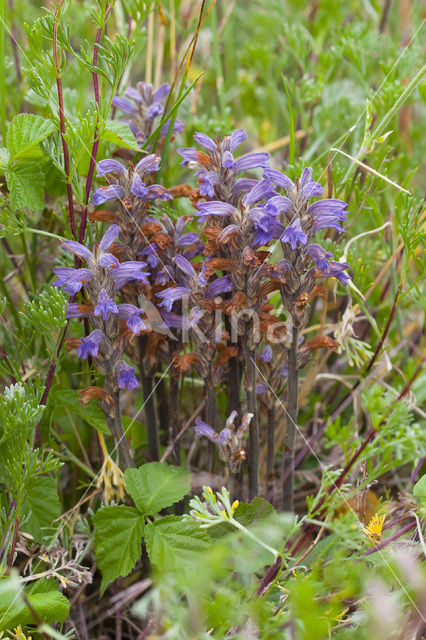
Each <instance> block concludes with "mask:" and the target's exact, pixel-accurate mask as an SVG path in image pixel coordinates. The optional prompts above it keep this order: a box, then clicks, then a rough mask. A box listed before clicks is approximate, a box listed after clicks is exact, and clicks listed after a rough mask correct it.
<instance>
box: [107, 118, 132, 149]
mask: <svg viewBox="0 0 426 640" xmlns="http://www.w3.org/2000/svg"><path fill="white" fill-rule="evenodd" d="M101 140H104V141H105V142H112V143H113V144H116V145H117V146H119V147H124V148H125V149H133V150H134V151H140V147H139V146H138V144H137V142H136V140H135V136H134V135H133V133H132V132H131V131H130V128H129V125H128V124H126V123H124V122H119V121H118V120H107V121H106V123H105V129H104V131H103V133H102V135H101Z"/></svg>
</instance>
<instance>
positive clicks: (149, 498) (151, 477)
mask: <svg viewBox="0 0 426 640" xmlns="http://www.w3.org/2000/svg"><path fill="white" fill-rule="evenodd" d="M190 478H191V476H190V473H189V472H188V471H187V470H186V469H183V468H181V467H174V466H172V465H168V464H166V463H164V462H149V463H148V464H145V465H143V466H142V467H139V468H138V469H126V472H125V474H124V481H125V483H126V489H127V491H128V492H129V493H130V495H131V496H132V498H133V500H134V503H135V505H136V506H137V508H138V509H139V511H140V512H141V513H143V514H144V515H146V516H149V515H153V514H154V513H158V512H159V511H161V509H164V508H165V507H169V506H170V505H171V504H173V503H174V502H178V501H179V500H181V499H182V498H183V497H184V496H185V495H186V494H187V493H188V491H189V490H190V488H191V481H190Z"/></svg>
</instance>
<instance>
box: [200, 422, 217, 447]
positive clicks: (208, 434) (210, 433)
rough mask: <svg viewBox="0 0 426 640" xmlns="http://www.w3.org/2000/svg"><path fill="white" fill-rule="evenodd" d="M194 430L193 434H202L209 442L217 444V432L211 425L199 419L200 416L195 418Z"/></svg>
mask: <svg viewBox="0 0 426 640" xmlns="http://www.w3.org/2000/svg"><path fill="white" fill-rule="evenodd" d="M194 431H195V435H197V436H204V437H205V438H207V439H208V440H210V442H213V443H214V444H218V442H219V434H218V433H216V431H215V430H214V429H213V427H211V426H210V425H209V424H207V423H206V422H203V420H201V418H197V419H196V421H195V427H194Z"/></svg>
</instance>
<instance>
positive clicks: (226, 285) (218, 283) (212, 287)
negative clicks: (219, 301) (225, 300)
mask: <svg viewBox="0 0 426 640" xmlns="http://www.w3.org/2000/svg"><path fill="white" fill-rule="evenodd" d="M229 291H232V280H231V278H230V277H229V276H223V277H222V278H218V279H217V280H213V282H211V283H210V284H209V286H208V287H207V289H206V298H215V297H216V296H218V295H219V294H220V293H228V292H229Z"/></svg>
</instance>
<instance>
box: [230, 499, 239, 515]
mask: <svg viewBox="0 0 426 640" xmlns="http://www.w3.org/2000/svg"><path fill="white" fill-rule="evenodd" d="M239 504H240V503H239V501H238V500H234V502H233V503H232V506H231V513H232V515H234V512H235V510H236V509H238V505H239Z"/></svg>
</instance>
